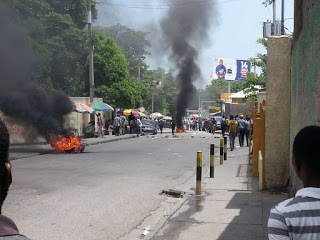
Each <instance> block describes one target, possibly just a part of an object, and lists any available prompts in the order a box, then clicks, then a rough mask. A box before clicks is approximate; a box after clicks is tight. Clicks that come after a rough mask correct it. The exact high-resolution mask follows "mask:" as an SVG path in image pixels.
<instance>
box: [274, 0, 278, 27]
mask: <svg viewBox="0 0 320 240" xmlns="http://www.w3.org/2000/svg"><path fill="white" fill-rule="evenodd" d="M276 8H277V6H276V0H273V24H276V16H277V12H276V11H277V10H276Z"/></svg>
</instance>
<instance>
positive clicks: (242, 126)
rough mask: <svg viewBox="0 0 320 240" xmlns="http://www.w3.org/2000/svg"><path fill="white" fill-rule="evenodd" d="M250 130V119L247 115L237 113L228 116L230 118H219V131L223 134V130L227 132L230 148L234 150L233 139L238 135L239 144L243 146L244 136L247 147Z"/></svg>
mask: <svg viewBox="0 0 320 240" xmlns="http://www.w3.org/2000/svg"><path fill="white" fill-rule="evenodd" d="M251 130H252V120H251V119H250V117H249V116H248V115H247V116H246V117H244V115H242V114H241V115H239V116H238V115H237V116H233V115H231V116H230V119H225V118H224V117H223V118H222V120H221V131H222V135H223V136H224V134H225V132H226V131H228V132H229V142H230V150H231V151H233V150H234V145H235V139H236V137H237V136H238V137H239V146H240V147H243V146H244V138H246V143H247V147H248V146H249V135H250V131H251Z"/></svg>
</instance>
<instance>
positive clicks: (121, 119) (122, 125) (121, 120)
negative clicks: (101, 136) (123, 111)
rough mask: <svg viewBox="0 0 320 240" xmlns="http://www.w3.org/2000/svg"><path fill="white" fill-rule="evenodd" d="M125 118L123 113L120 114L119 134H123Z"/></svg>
mask: <svg viewBox="0 0 320 240" xmlns="http://www.w3.org/2000/svg"><path fill="white" fill-rule="evenodd" d="M126 120H127V118H126V117H125V116H124V115H121V116H120V135H124V134H125V130H126Z"/></svg>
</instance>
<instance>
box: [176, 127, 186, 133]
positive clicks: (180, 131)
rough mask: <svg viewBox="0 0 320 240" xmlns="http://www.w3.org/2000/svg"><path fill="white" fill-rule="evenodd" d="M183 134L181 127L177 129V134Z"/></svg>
mask: <svg viewBox="0 0 320 240" xmlns="http://www.w3.org/2000/svg"><path fill="white" fill-rule="evenodd" d="M183 132H185V130H184V128H183V127H179V128H177V133H183Z"/></svg>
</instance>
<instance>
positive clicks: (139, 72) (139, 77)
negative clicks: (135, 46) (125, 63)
mask: <svg viewBox="0 0 320 240" xmlns="http://www.w3.org/2000/svg"><path fill="white" fill-rule="evenodd" d="M140 68H141V66H140V59H139V65H138V81H139V82H140V80H141V69H140Z"/></svg>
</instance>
